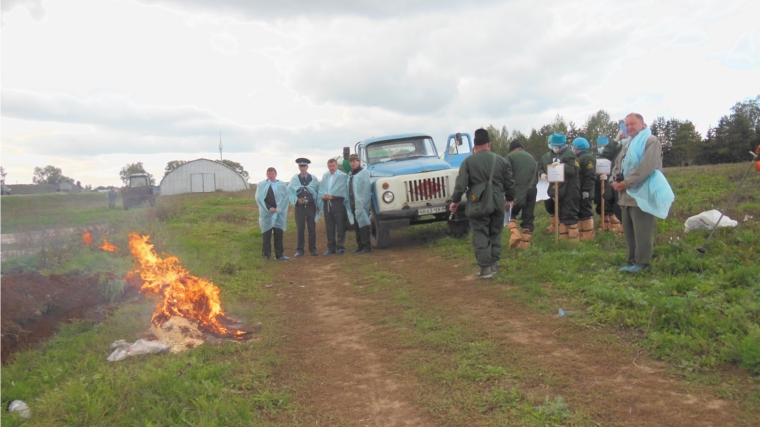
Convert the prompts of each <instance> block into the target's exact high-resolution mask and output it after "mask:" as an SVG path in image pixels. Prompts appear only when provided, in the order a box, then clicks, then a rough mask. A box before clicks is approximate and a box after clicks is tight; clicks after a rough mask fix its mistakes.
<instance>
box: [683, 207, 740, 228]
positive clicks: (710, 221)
mask: <svg viewBox="0 0 760 427" xmlns="http://www.w3.org/2000/svg"><path fill="white" fill-rule="evenodd" d="M719 218H720V211H719V210H716V209H713V210H711V211H705V212H702V213H701V214H699V215H694V216H692V217H689V219H687V220H686V223H685V225H686V232H687V233H688V232H690V231H694V230H712V229H713V228H715V224H716V223H717V222H718V219H719ZM737 224H738V222H737V221H734V220H732V219H731V218H729V217H727V216H725V215H724V216H723V219H721V220H720V224H718V227H736V225H737Z"/></svg>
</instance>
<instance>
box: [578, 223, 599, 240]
mask: <svg viewBox="0 0 760 427" xmlns="http://www.w3.org/2000/svg"><path fill="white" fill-rule="evenodd" d="M578 230H579V231H580V240H591V239H593V238H594V237H595V236H596V233H595V232H594V218H586V219H582V220H580V221H578Z"/></svg>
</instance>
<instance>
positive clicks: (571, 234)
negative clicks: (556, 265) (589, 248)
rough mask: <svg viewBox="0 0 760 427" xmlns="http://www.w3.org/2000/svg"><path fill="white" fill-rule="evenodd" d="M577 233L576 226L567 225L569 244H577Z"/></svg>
mask: <svg viewBox="0 0 760 427" xmlns="http://www.w3.org/2000/svg"><path fill="white" fill-rule="evenodd" d="M578 237H579V233H578V224H573V225H568V226H567V240H569V241H571V242H578V241H579V239H578Z"/></svg>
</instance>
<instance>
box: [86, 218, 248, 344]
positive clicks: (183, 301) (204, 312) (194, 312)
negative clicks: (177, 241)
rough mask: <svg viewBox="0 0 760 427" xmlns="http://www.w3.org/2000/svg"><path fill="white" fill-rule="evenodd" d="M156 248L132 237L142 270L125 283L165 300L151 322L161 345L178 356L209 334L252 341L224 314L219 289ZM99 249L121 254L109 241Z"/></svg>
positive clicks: (131, 244) (145, 238) (132, 248)
mask: <svg viewBox="0 0 760 427" xmlns="http://www.w3.org/2000/svg"><path fill="white" fill-rule="evenodd" d="M87 234H88V236H87V237H83V241H85V242H86V241H89V242H90V243H91V242H92V237H91V236H89V233H87ZM153 247H154V246H153V244H152V243H150V236H141V235H139V234H136V233H130V234H129V250H130V252H131V253H132V255H134V256H135V258H137V261H138V263H139V264H140V267H139V268H138V269H136V270H134V271H131V272H129V273H128V274H127V277H126V278H125V281H127V282H128V283H138V284H140V285H139V286H140V291H145V292H150V293H154V294H158V295H160V296H161V297H162V299H161V301H160V302H159V303H158V304H157V307H156V311H155V312H154V313H153V317H152V318H151V323H152V326H151V329H150V333H151V334H152V335H154V336H155V337H156V338H158V341H159V342H161V343H162V344H166V345H168V346H169V347H170V351H172V352H178V351H183V350H186V349H188V348H193V347H196V346H198V345H201V344H203V342H204V341H205V339H204V338H205V333H209V334H211V335H213V336H215V337H218V338H228V339H234V340H238V341H239V340H245V339H250V338H251V337H252V333H251V332H247V331H244V330H242V329H239V328H238V327H235V325H237V324H238V322H236V321H235V320H234V319H232V318H230V317H228V316H227V315H226V314H225V313H224V311H223V310H222V303H221V301H220V299H219V288H217V287H216V286H214V284H213V283H211V282H210V281H209V280H206V279H204V278H200V277H196V276H193V275H192V274H190V273H189V272H188V271H187V270H186V269H185V268H184V267H182V265H180V261H179V259H178V258H177V257H175V256H169V257H166V258H161V257H160V256H158V255H157V254H156V252H155V250H154V249H153ZM99 249H103V250H106V251H110V252H115V251H117V250H118V248H117V247H116V246H114V245H113V244H111V243H109V242H108V241H107V240H106V239H105V238H104V239H103V245H102V246H100V247H99ZM136 344H137V343H136ZM127 355H129V354H128V352H127Z"/></svg>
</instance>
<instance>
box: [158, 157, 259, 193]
mask: <svg viewBox="0 0 760 427" xmlns="http://www.w3.org/2000/svg"><path fill="white" fill-rule="evenodd" d="M248 188H249V186H248V182H247V181H246V180H245V179H244V178H243V177H242V176H240V174H238V173H237V172H235V171H234V170H232V169H230V168H229V167H227V166H226V165H224V164H222V163H218V162H215V161H212V160H207V159H198V160H192V161H189V162H187V163H185V164H184V165H182V166H180V167H178V168H177V169H174V170H173V171H171V172H169V174H168V175H166V176H165V177H164V179H162V180H161V184H160V190H159V191H160V194H161V195H162V196H171V195H172V194H182V193H211V192H214V191H217V190H220V191H240V190H246V189H248Z"/></svg>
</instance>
